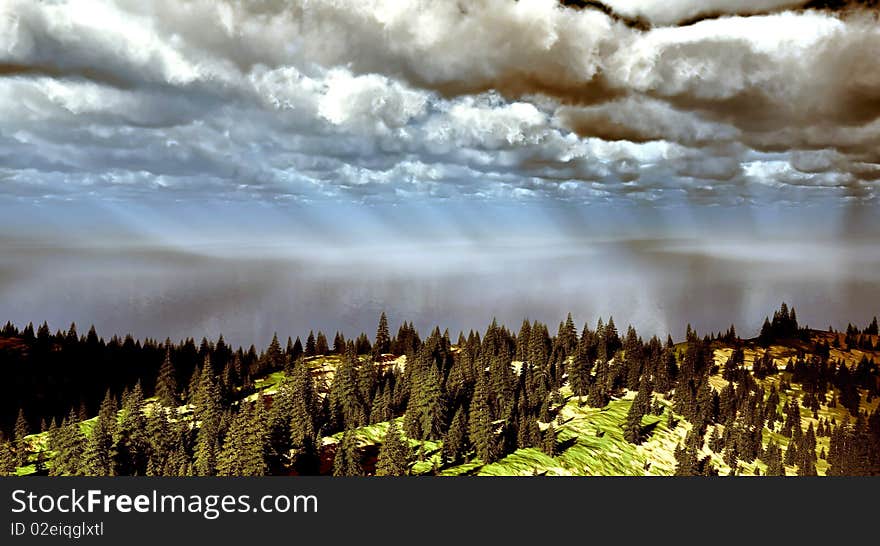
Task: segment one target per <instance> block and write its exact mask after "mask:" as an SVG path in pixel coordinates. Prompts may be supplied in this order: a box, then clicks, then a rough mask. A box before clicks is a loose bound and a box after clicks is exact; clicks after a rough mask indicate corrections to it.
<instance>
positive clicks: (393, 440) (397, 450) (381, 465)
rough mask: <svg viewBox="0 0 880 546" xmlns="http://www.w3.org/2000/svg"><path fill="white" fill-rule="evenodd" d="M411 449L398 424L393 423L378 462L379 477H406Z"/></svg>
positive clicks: (377, 472) (389, 427)
mask: <svg viewBox="0 0 880 546" xmlns="http://www.w3.org/2000/svg"><path fill="white" fill-rule="evenodd" d="M409 459H410V448H409V444H408V443H407V442H406V440H404V439H403V437H402V436H401V434H400V429H399V428H397V423H396V422H395V421H391V424H390V425H389V426H388V432H387V433H386V434H385V440H384V441H383V442H382V447H381V449H380V450H379V458H378V460H377V461H376V475H377V476H405V475H407V474H408V473H409Z"/></svg>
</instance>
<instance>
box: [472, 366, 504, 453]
mask: <svg viewBox="0 0 880 546" xmlns="http://www.w3.org/2000/svg"><path fill="white" fill-rule="evenodd" d="M469 415H470V438H471V441H472V442H473V444H474V449H475V450H476V452H477V457H479V458H480V459H481V460H482V461H483V462H484V463H486V464H488V463H492V462H495V460H496V459H497V457H498V450H497V444H496V441H495V425H494V424H493V422H492V413H491V409H490V407H489V393H488V386H487V381H486V377H485V374H484V373H482V372H481V373H479V375H478V379H477V384H476V390H475V391H474V396H473V398H471V406H470V412H469Z"/></svg>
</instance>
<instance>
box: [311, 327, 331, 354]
mask: <svg viewBox="0 0 880 546" xmlns="http://www.w3.org/2000/svg"><path fill="white" fill-rule="evenodd" d="M329 352H330V346H329V345H328V344H327V336H325V335H324V332H322V331H320V330H319V331H318V337H317V338H315V354H318V355H326V354H328V353H329Z"/></svg>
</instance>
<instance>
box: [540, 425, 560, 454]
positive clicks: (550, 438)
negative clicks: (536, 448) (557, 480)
mask: <svg viewBox="0 0 880 546" xmlns="http://www.w3.org/2000/svg"><path fill="white" fill-rule="evenodd" d="M541 447H542V449H543V450H544V453H546V454H547V455H549V456H551V457H555V456H556V429H555V428H554V427H553V423H550V426H548V427H547V430H545V431H544V442H543V444H542V446H541Z"/></svg>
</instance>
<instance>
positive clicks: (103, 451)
mask: <svg viewBox="0 0 880 546" xmlns="http://www.w3.org/2000/svg"><path fill="white" fill-rule="evenodd" d="M115 434H116V406H115V403H114V400H113V396H112V394H111V393H110V391H109V390H108V391H107V393H106V395H105V396H104V401H103V402H101V408H100V409H99V410H98V418H97V420H96V421H95V424H94V426H93V427H92V432H91V435H90V436H89V438H88V441H87V442H86V446H85V452H84V453H83V462H82V466H83V467H82V471H83V473H84V474H86V475H88V476H113V475H115V474H116V464H115V462H114V460H113V443H114V442H113V437H114V435H115Z"/></svg>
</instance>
